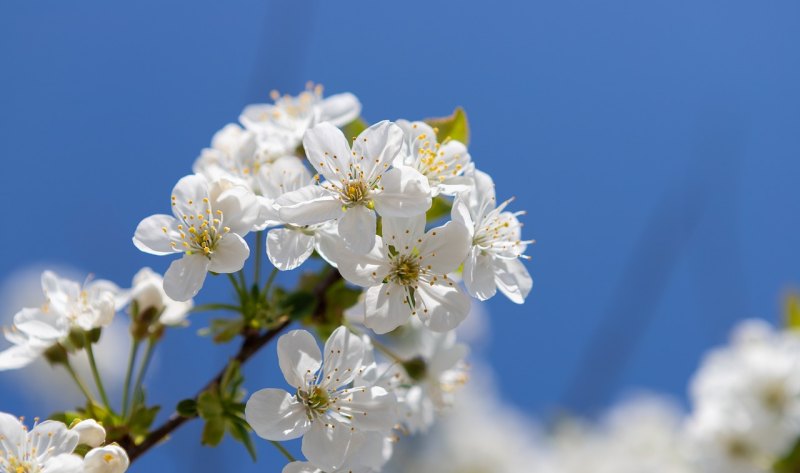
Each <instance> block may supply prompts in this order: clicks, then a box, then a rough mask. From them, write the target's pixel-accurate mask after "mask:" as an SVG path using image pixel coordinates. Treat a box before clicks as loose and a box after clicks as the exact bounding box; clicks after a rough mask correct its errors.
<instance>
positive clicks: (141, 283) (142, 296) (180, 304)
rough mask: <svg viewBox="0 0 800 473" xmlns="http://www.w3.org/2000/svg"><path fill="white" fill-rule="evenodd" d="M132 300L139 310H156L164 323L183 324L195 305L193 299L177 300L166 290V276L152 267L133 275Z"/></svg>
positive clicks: (159, 318)
mask: <svg viewBox="0 0 800 473" xmlns="http://www.w3.org/2000/svg"><path fill="white" fill-rule="evenodd" d="M130 297H131V300H133V301H136V305H137V306H138V307H139V311H140V312H143V311H145V310H148V309H152V310H155V311H156V312H157V313H158V314H159V316H158V321H159V323H161V324H162V325H181V324H183V323H184V322H185V321H186V317H187V316H188V315H189V311H190V310H191V309H192V307H193V306H194V303H193V302H192V300H191V299H189V300H188V301H176V300H174V299H172V298H171V297H169V296H168V295H167V293H166V291H164V278H163V277H161V275H160V274H158V273H156V272H155V271H153V270H152V269H150V268H142V269H140V270H139V272H138V273H136V275H135V276H134V277H133V287H132V288H131V291H130Z"/></svg>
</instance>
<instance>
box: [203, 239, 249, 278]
mask: <svg viewBox="0 0 800 473" xmlns="http://www.w3.org/2000/svg"><path fill="white" fill-rule="evenodd" d="M248 256H250V247H249V246H247V242H246V241H244V238H242V237H240V236H239V235H237V234H236V233H227V234H225V235H223V236H222V238H221V239H220V240H219V242H218V243H217V247H216V248H214V251H212V252H211V261H210V264H209V265H208V270H209V271H214V272H215V273H235V272H236V271H239V270H240V269H242V267H244V262H245V261H247V257H248ZM259 257H260V255H259Z"/></svg>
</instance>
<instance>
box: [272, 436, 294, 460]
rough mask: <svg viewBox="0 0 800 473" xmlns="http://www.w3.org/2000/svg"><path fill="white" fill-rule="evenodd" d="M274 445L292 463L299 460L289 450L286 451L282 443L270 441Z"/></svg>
mask: <svg viewBox="0 0 800 473" xmlns="http://www.w3.org/2000/svg"><path fill="white" fill-rule="evenodd" d="M269 442H270V443H271V444H272V445H275V448H277V449H278V450H280V452H281V453H283V456H284V457H286V458H287V459H288V460H289V461H290V462H296V461H297V460H296V459H295V458H294V457H293V456H292V454H291V453H289V450H286V447H284V446H283V445H281V444H280V442H276V441H275V440H270V441H269Z"/></svg>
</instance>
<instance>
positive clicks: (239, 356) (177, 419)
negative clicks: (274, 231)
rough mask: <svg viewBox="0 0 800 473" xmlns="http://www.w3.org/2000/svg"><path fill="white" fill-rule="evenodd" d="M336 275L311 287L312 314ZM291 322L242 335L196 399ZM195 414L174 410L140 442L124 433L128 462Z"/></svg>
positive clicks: (318, 311)
mask: <svg viewBox="0 0 800 473" xmlns="http://www.w3.org/2000/svg"><path fill="white" fill-rule="evenodd" d="M339 279H341V276H340V275H339V272H338V271H336V270H334V269H332V268H331V270H330V271H328V274H327V275H326V276H325V278H324V279H323V280H322V281H320V282H319V284H317V286H316V287H315V288H314V296H315V298H316V299H317V301H318V304H317V307H316V308H315V310H314V317H324V315H325V311H326V302H327V301H326V300H325V293H326V291H327V290H328V289H329V288H330V287H331V286H332V285H333V284H335V283H336V282H337V281H338V280H339ZM291 322H292V321H291V320H286V321H284V322H282V323H281V324H280V325H278V326H277V327H275V328H273V329H271V330H268V331H267V332H265V333H263V334H250V335H247V336H245V337H244V340H242V345H241V347H239V351H238V352H237V353H236V355H235V356H234V357H233V358H231V360H230V361H229V362H228V363H227V364H226V365H225V367H223V368H222V370H220V372H219V373H217V375H216V376H215V377H214V378H213V379H211V381H209V382H208V383H207V384H206V385H205V386H204V387H203V389H201V390H200V391H198V393H197V395H195V399H197V397H198V396H199V395H200V394H202V393H203V392H205V391H207V390H209V389H211V388H213V387H214V386H215V385H218V384H219V383H220V381H221V380H222V377H223V376H224V375H225V371H226V370H227V369H228V366H229V365H230V363H231V362H233V361H238V362H239V363H240V364H241V365H244V364H245V363H247V361H248V360H249V359H250V358H252V357H253V355H255V354H256V353H258V352H259V351H260V350H261V349H262V348H264V347H265V346H266V345H267V344H269V342H270V341H272V340H273V339H274V338H275V337H276V336H277V335H278V334H279V333H280V332H282V331H283V330H284V329H285V328H286V327H288V326H289V324H291ZM195 418H197V416H193V417H184V416H182V415H180V414H178V412H174V413H172V415H171V416H170V417H169V419H167V420H166V421H165V422H164V423H163V424H162V425H161V426H160V427H158V428H156V429H155V430H153V431H151V432H150V433H149V434H148V435H147V437H145V439H144V440H143V441H142V442H141V443H139V444H135V443H134V441H133V439H131V438H130V437H125V438H124V439H122V440H121V441H120V446H121V447H122V448H124V449H125V450H126V451H127V452H128V457H129V458H130V461H131V463H133V462H134V461H135V460H136V459H137V458H139V457H140V456H142V455H143V454H145V453H146V452H147V451H148V450H150V449H151V448H153V447H154V446H156V445H157V444H158V443H159V442H161V441H162V440H164V439H166V438H167V437H168V436H169V435H170V434H171V433H172V432H173V431H175V430H177V429H178V428H179V427H180V426H182V425H183V424H185V423H186V422H188V421H190V420H192V419H195Z"/></svg>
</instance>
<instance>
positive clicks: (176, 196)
mask: <svg viewBox="0 0 800 473" xmlns="http://www.w3.org/2000/svg"><path fill="white" fill-rule="evenodd" d="M172 213H173V214H174V217H173V216H170V215H152V216H150V217H147V218H146V219H144V220H142V221H141V223H139V226H138V227H137V228H136V233H135V235H134V237H133V243H134V244H135V245H136V247H137V248H139V249H140V250H142V251H144V252H145V253H150V254H154V255H168V254H173V253H183V257H182V258H181V259H179V260H175V261H173V262H172V264H171V265H170V266H169V269H167V272H166V274H165V275H164V290H165V291H166V293H167V295H169V297H171V298H172V299H174V300H176V301H188V300H189V299H191V298H192V297H194V296H195V295H196V294H197V293H198V292H199V291H200V288H201V287H203V282H204V281H205V278H206V274H207V273H208V271H213V272H215V273H234V272H236V271H239V270H240V269H242V267H243V266H244V262H245V260H247V257H248V256H249V255H250V248H249V247H248V246H247V243H246V242H245V241H244V238H243V237H244V236H245V235H246V234H247V233H248V232H249V231H250V230H251V229H252V228H253V226H254V225H256V222H257V220H258V217H259V207H258V204H257V201H256V198H255V195H254V194H253V193H252V192H251V191H250V190H249V189H247V188H246V187H245V186H242V185H237V184H236V183H234V182H233V181H229V180H226V179H220V180H217V181H214V182H212V183H209V182H208V181H207V180H206V179H205V178H204V177H202V176H198V175H190V176H186V177H184V178H182V179H181V180H180V181H178V183H177V184H176V185H175V188H174V189H173V191H172Z"/></svg>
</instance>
